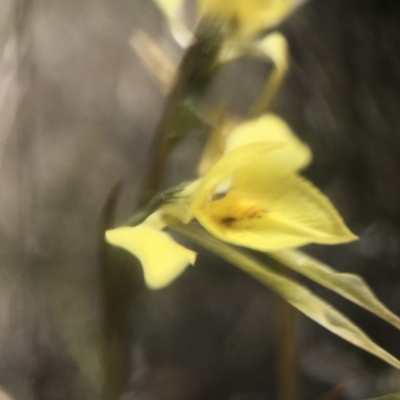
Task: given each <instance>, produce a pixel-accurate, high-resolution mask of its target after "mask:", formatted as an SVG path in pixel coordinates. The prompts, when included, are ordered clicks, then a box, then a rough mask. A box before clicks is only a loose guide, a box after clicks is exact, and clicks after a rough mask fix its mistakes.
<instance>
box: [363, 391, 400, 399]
mask: <svg viewBox="0 0 400 400" xmlns="http://www.w3.org/2000/svg"><path fill="white" fill-rule="evenodd" d="M368 400H400V392H397V393H391V394H386V395H385V396H382V397H374V398H373V399H368Z"/></svg>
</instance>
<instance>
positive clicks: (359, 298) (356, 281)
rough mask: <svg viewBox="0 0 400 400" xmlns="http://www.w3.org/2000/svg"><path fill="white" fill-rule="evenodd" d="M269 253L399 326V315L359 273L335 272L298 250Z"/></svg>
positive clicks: (291, 267) (282, 262)
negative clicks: (376, 293) (382, 301)
mask: <svg viewBox="0 0 400 400" xmlns="http://www.w3.org/2000/svg"><path fill="white" fill-rule="evenodd" d="M268 255H269V256H270V257H272V258H274V259H275V260H277V261H279V262H280V263H281V264H283V265H285V266H287V267H288V268H290V269H292V270H294V271H296V272H298V273H300V274H302V275H304V276H306V277H307V278H309V279H311V280H313V281H314V282H317V283H319V284H320V285H322V286H324V287H326V288H327V289H330V290H332V291H333V292H335V293H337V294H339V295H340V296H343V297H345V298H346V299H348V300H350V301H352V302H353V303H355V304H358V305H359V306H360V307H363V308H365V309H366V310H368V311H369V312H371V313H373V314H375V315H376V316H378V317H379V318H381V319H383V320H384V321H386V322H388V323H389V324H391V325H393V326H395V327H396V328H397V329H399V330H400V318H399V317H398V316H397V315H395V314H393V313H392V312H391V311H390V310H388V309H387V308H386V307H385V306H384V305H383V304H382V303H381V302H380V301H379V300H378V298H377V297H376V296H375V294H374V293H373V292H372V290H371V289H370V288H369V287H368V285H367V284H366V282H365V281H364V279H363V278H361V277H360V276H358V275H354V274H348V273H341V272H337V271H335V270H334V269H332V268H331V267H329V266H328V265H326V264H323V263H322V262H320V261H318V260H316V259H314V258H313V257H310V256H309V255H307V254H305V253H304V252H302V251H300V250H295V249H287V250H282V251H279V252H272V253H268Z"/></svg>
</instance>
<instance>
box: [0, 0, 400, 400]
mask: <svg viewBox="0 0 400 400" xmlns="http://www.w3.org/2000/svg"><path fill="white" fill-rule="evenodd" d="M399 24H400V3H399V2H398V1H397V0H335V1H332V0H314V1H312V0H310V1H309V2H308V3H306V4H305V5H304V6H302V7H301V8H299V9H298V10H297V11H296V12H295V13H294V14H293V15H291V16H290V18H289V19H287V20H286V21H285V22H284V23H283V24H282V25H281V26H280V30H281V31H282V32H283V33H284V34H285V35H286V37H287V39H288V42H289V46H290V56H291V60H290V62H291V64H290V66H291V69H290V73H289V76H288V78H287V80H286V81H285V84H284V86H283V88H282V91H281V92H280V94H279V96H278V98H277V99H276V101H275V103H274V105H273V111H274V112H276V113H278V114H279V115H281V116H282V117H283V118H285V119H286V120H287V121H288V123H289V124H290V126H291V127H292V129H293V130H294V132H296V133H297V134H298V135H299V136H300V137H301V138H302V139H303V140H305V141H306V142H307V143H308V144H309V145H310V147H311V148H312V150H313V153H314V163H313V165H312V166H311V167H310V168H309V169H308V170H307V171H306V172H305V174H306V175H307V176H308V177H309V178H310V179H311V180H312V181H313V182H314V183H315V184H316V185H317V186H318V187H320V188H321V190H323V191H324V192H325V193H326V194H327V195H328V196H329V197H330V198H331V200H332V201H333V202H334V204H335V205H336V206H337V208H338V209H339V211H340V212H341V214H342V215H343V217H344V219H345V221H346V222H347V224H348V225H349V226H350V227H351V229H352V230H353V231H354V232H356V233H357V234H359V235H360V236H361V240H360V241H358V242H355V243H352V244H349V245H342V246H334V247H322V246H309V247H308V248H307V251H309V252H310V253H311V254H313V255H315V256H317V257H319V258H320V259H322V260H323V261H325V262H327V263H329V264H330V265H331V266H333V267H335V268H336V269H337V270H340V271H349V272H355V273H357V274H359V275H362V276H363V277H365V279H366V280H367V282H368V283H369V284H370V286H371V287H372V289H373V290H374V291H375V292H376V293H377V294H378V297H379V298H380V299H381V300H382V301H383V302H384V303H385V304H386V305H387V306H388V307H389V308H390V309H392V310H393V311H394V312H395V313H397V314H400V233H399V228H400V108H399V106H400V72H399V71H400V30H399ZM137 29H141V30H143V31H145V32H146V33H148V34H149V35H151V36H152V37H153V38H154V39H155V40H156V41H157V43H159V44H160V46H161V47H162V48H163V49H164V50H165V51H166V52H167V53H168V54H169V55H170V56H171V58H172V59H174V60H176V61H179V58H180V56H181V55H182V53H181V50H180V49H179V48H178V46H177V45H175V44H174V42H173V40H172V38H171V36H170V34H169V31H168V27H167V25H166V23H165V21H164V19H163V17H162V15H161V14H160V12H159V11H158V10H157V8H156V7H155V6H154V5H153V3H152V2H151V1H150V0H129V1H128V0H98V1H93V0H51V1H49V0H41V1H34V0H0V389H1V390H4V391H5V392H7V393H8V394H9V396H11V398H12V399H14V400H64V399H65V400H67V399H69V400H71V399H77V400H78V399H100V398H101V393H100V381H101V378H100V377H101V375H100V370H101V363H100V360H99V337H100V320H101V304H102V303H101V299H100V295H99V274H98V262H97V258H98V257H97V236H98V224H99V216H100V212H101V209H102V207H103V204H104V201H105V198H106V196H107V193H108V191H109V189H110V187H111V186H112V185H113V184H114V183H115V182H116V180H118V179H121V178H122V179H123V183H124V186H123V191H122V195H121V198H120V201H119V207H118V221H120V222H121V221H124V220H125V219H126V218H127V217H128V216H129V215H130V214H131V213H132V211H133V209H134V204H135V201H136V200H135V199H136V195H137V192H138V188H139V184H140V182H141V179H143V173H144V171H145V167H146V160H147V152H148V149H149V145H150V142H151V139H152V135H153V133H154V130H155V126H156V124H157V121H158V120H159V117H160V115H161V112H162V107H163V103H164V100H165V99H164V97H163V95H162V94H161V92H160V90H159V88H158V87H157V85H156V84H155V82H154V81H153V80H152V79H151V77H150V76H149V74H148V72H147V71H146V69H145V67H143V65H142V64H141V62H140V60H139V58H138V57H137V55H136V54H135V52H134V51H133V50H132V48H131V47H130V44H129V38H130V36H131V35H132V33H133V32H134V30H137ZM269 71H270V66H269V65H268V64H266V63H264V62H260V61H255V60H241V61H238V62H235V63H234V64H232V65H230V66H228V67H227V68H225V69H224V70H223V71H222V73H221V74H220V75H219V76H218V79H217V81H216V82H215V84H214V85H213V87H212V89H211V91H210V93H209V99H210V101H215V102H220V101H223V102H225V103H226V104H228V108H229V110H231V111H232V112H233V113H235V114H237V115H241V114H243V113H244V112H245V110H246V109H247V107H248V106H249V104H250V103H251V102H252V99H254V98H255V96H256V95H257V93H258V91H259V88H260V85H261V83H262V82H263V80H264V79H265V78H266V77H267V76H268V73H269ZM204 140H205V138H204V135H202V132H201V129H194V130H193V132H191V134H190V136H188V137H187V138H186V139H185V141H184V142H183V143H182V144H181V145H180V146H179V147H178V148H177V150H176V151H175V153H174V156H173V158H172V160H171V162H170V163H169V165H168V168H167V171H166V179H165V182H164V183H165V185H168V184H173V183H179V182H180V181H181V180H183V179H187V178H188V177H190V176H193V175H194V171H195V166H196V162H197V160H198V157H199V155H200V151H201V148H202V145H203V143H204ZM137 278H138V279H137V282H136V284H135V288H134V291H135V294H136V296H135V302H134V306H133V307H132V309H131V310H129V321H130V326H131V335H130V340H129V346H127V347H126V353H127V354H128V356H129V360H130V369H129V382H128V384H127V385H126V393H125V394H124V397H123V399H124V400H130V399H135V400H181V399H182V400H219V399H221V400H225V399H226V400H228V399H229V400H261V399H274V400H275V399H277V382H278V379H279V377H278V376H277V372H276V359H277V358H278V357H279V354H278V350H277V349H278V347H277V346H278V343H277V335H276V329H277V328H276V324H277V314H278V313H279V308H278V307H277V299H276V297H275V295H273V294H271V293H270V292H269V291H268V290H267V289H266V288H264V287H262V286H261V285H260V284H258V283H257V282H255V281H253V280H252V279H251V278H249V277H247V276H245V275H243V274H242V273H241V272H240V271H238V270H236V269H235V268H233V267H231V266H229V265H226V264H224V263H223V262H221V261H220V260H217V259H216V258H215V257H212V256H210V255H207V254H204V255H203V254H202V255H201V256H200V257H199V263H198V264H197V265H196V267H195V268H189V269H188V270H187V272H186V273H185V274H184V275H183V276H181V277H180V278H179V279H178V280H177V281H175V282H174V283H173V284H172V285H171V286H169V287H168V288H165V289H163V290H160V291H155V292H150V291H148V290H147V289H145V287H144V285H143V283H142V282H141V280H140V278H141V277H140V275H138V277H137ZM306 283H307V284H309V286H310V287H311V288H312V289H313V290H314V291H316V292H317V293H318V294H319V295H320V296H321V297H323V298H325V299H327V300H328V301H330V302H332V303H333V304H335V305H336V306H337V307H338V308H339V309H340V310H342V311H343V312H344V313H345V314H346V315H348V316H349V317H351V318H352V319H353V320H354V321H356V322H357V323H358V324H359V325H360V326H361V327H362V328H363V329H364V330H365V331H366V332H367V333H368V334H369V335H370V336H371V337H372V338H373V339H374V340H375V341H377V342H378V343H379V344H381V345H382V346H383V347H384V348H385V349H387V350H388V351H390V352H392V353H393V354H394V355H395V356H397V357H400V345H399V343H400V332H396V330H395V329H394V328H392V327H390V326H388V325H386V324H385V323H384V322H382V321H380V320H378V319H377V318H375V317H373V316H371V315H369V314H368V313H367V312H365V311H363V310H362V309H360V308H357V307H356V306H353V305H351V304H350V303H349V302H347V301H345V300H342V299H341V298H339V297H337V296H335V295H332V294H331V293H329V292H328V291H327V290H325V289H322V288H320V287H319V286H317V285H316V284H311V283H309V282H306ZM296 325H297V330H298V334H297V343H296V346H297V349H298V354H299V374H300V377H301V384H300V387H299V389H298V395H299V400H308V399H309V400H330V399H331V400H332V399H346V400H347V399H349V400H356V399H360V400H361V399H366V398H370V397H374V396H377V395H380V394H384V393H388V392H394V391H400V373H399V372H397V371H395V370H394V369H393V368H392V367H390V366H388V365H386V364H384V363H383V362H382V361H380V360H378V359H375V358H374V357H373V356H370V355H369V354H367V353H365V352H363V351H362V350H359V349H357V348H355V347H353V346H351V345H350V344H347V343H346V342H344V341H343V340H342V339H340V338H337V337H335V336H334V335H332V334H331V333H330V332H328V331H326V330H325V329H323V328H321V327H320V326H318V325H316V324H315V323H314V322H312V321H310V320H308V319H307V318H306V317H303V316H302V315H297V317H296ZM2 396H3V397H2ZM3 398H4V399H7V397H6V394H4V395H2V394H1V393H0V399H1V400H3Z"/></svg>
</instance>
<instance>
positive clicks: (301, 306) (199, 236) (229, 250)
mask: <svg viewBox="0 0 400 400" xmlns="http://www.w3.org/2000/svg"><path fill="white" fill-rule="evenodd" d="M171 229H172V230H173V231H175V232H177V233H179V234H182V235H184V236H186V237H187V238H189V239H190V240H192V241H193V242H195V243H198V244H199V245H201V246H202V247H204V248H205V249H207V250H209V251H210V252H212V253H214V254H216V255H218V256H219V257H221V258H223V259H224V260H226V261H228V262H230V263H232V264H233V265H235V266H236V267H238V268H240V269H241V270H243V271H244V272H246V273H247V274H249V275H250V276H252V277H253V278H255V279H257V280H258V281H259V282H261V283H263V284H264V285H265V286H267V287H269V288H270V289H271V290H273V291H274V292H276V293H277V294H279V295H280V296H281V297H283V298H284V299H285V300H286V301H287V302H288V303H289V304H291V305H292V306H293V307H295V308H297V309H298V310H299V311H301V312H302V313H304V314H305V315H307V316H308V317H309V318H311V319H312V320H314V321H315V322H317V323H318V324H320V325H322V326H323V327H325V328H326V329H328V330H330V331H331V332H333V333H334V334H336V335H337V336H340V337H341V338H343V339H345V340H347V341H348V342H350V343H352V344H354V345H355V346H358V347H360V348H362V349H364V350H365V351H367V352H369V353H371V354H374V355H375V356H376V357H378V358H380V359H381V360H384V361H386V362H387V363H388V364H390V365H392V366H393V367H395V368H397V369H400V361H399V360H397V359H396V358H395V357H394V356H392V355H391V354H389V353H388V352H387V351H385V350H384V349H382V348H381V347H380V346H378V345H377V344H376V343H374V342H373V341H372V340H371V339H370V338H369V337H368V336H367V335H366V334H365V333H364V332H363V331H362V330H361V329H360V328H358V327H357V326H356V325H355V324H354V323H353V322H351V321H350V320H349V319H348V318H347V317H345V316H344V315H343V314H342V313H340V312H339V311H337V310H336V309H335V308H334V307H332V306H331V305H330V304H328V303H326V302H325V301H324V300H322V299H320V298H319V297H318V296H316V295H315V294H313V293H312V292H311V291H309V290H308V289H307V288H305V287H304V286H302V285H300V284H299V283H297V282H295V281H292V280H291V279H289V278H287V277H285V276H283V275H281V274H279V273H277V272H276V271H275V270H274V269H273V268H272V267H270V266H268V265H265V264H264V263H262V262H260V261H258V260H256V259H254V258H252V257H251V256H249V255H248V254H246V253H244V252H242V251H241V250H239V249H236V248H234V247H232V246H230V245H228V244H226V243H223V242H220V241H219V240H217V239H215V238H214V237H212V236H210V235H208V234H207V233H206V232H205V231H203V230H202V229H200V228H198V227H194V226H189V225H185V226H183V225H175V226H173V227H171Z"/></svg>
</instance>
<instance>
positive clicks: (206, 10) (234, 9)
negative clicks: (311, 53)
mask: <svg viewBox="0 0 400 400" xmlns="http://www.w3.org/2000/svg"><path fill="white" fill-rule="evenodd" d="M299 3H300V2H299V1H296V0H198V7H199V13H200V15H202V16H209V17H212V18H217V19H220V20H221V21H223V22H226V23H228V24H229V25H230V28H231V32H232V33H233V34H237V35H238V36H241V37H249V36H254V35H256V34H257V33H258V32H260V31H262V30H263V29H265V28H268V27H271V26H273V25H275V24H277V23H278V22H280V21H281V20H282V19H283V18H284V17H286V15H287V14H288V13H289V12H291V11H292V10H293V9H294V7H296V6H297V5H298V4H299Z"/></svg>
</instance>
